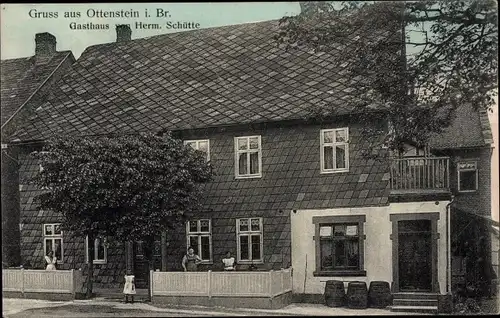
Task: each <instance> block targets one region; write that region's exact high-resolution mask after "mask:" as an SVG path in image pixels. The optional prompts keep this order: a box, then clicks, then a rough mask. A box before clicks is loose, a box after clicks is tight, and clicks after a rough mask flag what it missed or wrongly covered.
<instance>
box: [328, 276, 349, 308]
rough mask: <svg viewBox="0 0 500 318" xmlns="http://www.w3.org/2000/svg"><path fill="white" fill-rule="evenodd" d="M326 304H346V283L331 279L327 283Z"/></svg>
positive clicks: (340, 305)
mask: <svg viewBox="0 0 500 318" xmlns="http://www.w3.org/2000/svg"><path fill="white" fill-rule="evenodd" d="M325 304H326V305H327V306H328V307H342V306H344V305H345V289H344V283H343V282H341V281H339V280H329V281H327V282H326V285H325Z"/></svg>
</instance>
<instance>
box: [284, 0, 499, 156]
mask: <svg viewBox="0 0 500 318" xmlns="http://www.w3.org/2000/svg"><path fill="white" fill-rule="evenodd" d="M300 4H301V13H300V14H299V15H297V16H292V17H283V18H282V19H281V20H280V31H279V34H277V36H276V40H277V43H278V45H280V46H283V47H284V48H285V49H287V50H293V49H297V48H303V47H307V48H312V49H314V50H316V51H317V52H321V51H326V52H334V54H335V59H334V60H332V61H331V62H332V63H335V64H336V66H338V67H339V69H343V70H345V71H347V73H348V74H349V76H350V77H351V78H352V79H358V80H357V82H356V85H354V86H355V87H353V88H354V89H355V92H354V94H355V95H357V96H358V97H359V98H358V100H359V101H357V102H356V105H354V110H355V111H354V112H356V113H358V114H361V116H362V117H363V113H365V116H364V117H365V118H364V119H365V120H372V121H373V117H371V115H369V114H366V113H367V111H368V110H371V109H372V107H374V105H376V107H375V108H378V109H382V110H384V112H385V113H386V114H387V116H388V118H389V120H390V122H391V124H392V129H391V130H390V131H391V134H387V137H386V139H385V140H384V143H385V144H386V145H387V146H388V147H389V148H390V149H393V150H401V149H402V147H403V144H404V143H405V142H408V141H413V142H416V143H417V144H420V145H425V143H426V142H427V140H428V138H429V137H430V136H431V135H432V134H434V133H439V132H440V131H442V129H444V128H446V127H447V126H449V125H450V123H451V120H452V118H453V116H454V111H455V110H456V108H457V107H458V106H460V105H462V104H471V105H472V106H473V107H475V109H476V110H480V111H484V110H488V109H491V107H492V106H493V105H494V98H495V96H496V92H497V80H496V79H497V68H498V65H497V61H498V60H497V54H498V52H497V51H498V24H497V19H498V13H497V4H496V2H495V1H493V0H464V1H456V0H444V1H413V2H409V1H408V2H371V1H370V2H362V1H344V2H321V1H311V2H301V3H300ZM321 111H325V107H323V109H322V110H318V111H317V112H318V113H320V112H321ZM329 111H330V110H329V109H328V108H327V107H326V112H329ZM367 129H368V128H367ZM372 133H373V132H372ZM366 135H370V134H366Z"/></svg>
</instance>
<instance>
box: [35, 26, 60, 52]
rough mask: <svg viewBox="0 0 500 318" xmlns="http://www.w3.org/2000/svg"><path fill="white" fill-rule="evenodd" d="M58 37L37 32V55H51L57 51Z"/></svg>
mask: <svg viewBox="0 0 500 318" xmlns="http://www.w3.org/2000/svg"><path fill="white" fill-rule="evenodd" d="M56 43H57V41H56V37H55V36H53V35H52V34H50V33H48V32H45V33H37V34H36V35H35V55H36V56H49V55H52V54H54V53H56Z"/></svg>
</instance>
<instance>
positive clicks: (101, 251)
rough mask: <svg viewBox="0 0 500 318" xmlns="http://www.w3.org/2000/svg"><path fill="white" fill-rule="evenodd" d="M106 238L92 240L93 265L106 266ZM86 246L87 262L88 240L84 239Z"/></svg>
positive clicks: (87, 258)
mask: <svg viewBox="0 0 500 318" xmlns="http://www.w3.org/2000/svg"><path fill="white" fill-rule="evenodd" d="M106 243H107V242H106V238H102V237H97V238H96V239H95V240H94V261H93V263H94V264H106V263H107V261H108V248H107V246H106V245H107V244H106ZM85 245H86V254H85V256H86V261H87V263H88V262H89V250H90V249H89V238H88V237H86V238H85Z"/></svg>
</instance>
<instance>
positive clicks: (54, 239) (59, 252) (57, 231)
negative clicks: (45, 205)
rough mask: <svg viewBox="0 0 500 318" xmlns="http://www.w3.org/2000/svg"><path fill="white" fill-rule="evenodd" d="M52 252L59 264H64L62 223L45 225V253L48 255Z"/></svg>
mask: <svg viewBox="0 0 500 318" xmlns="http://www.w3.org/2000/svg"><path fill="white" fill-rule="evenodd" d="M50 251H53V252H54V256H55V257H56V258H57V263H58V264H61V263H63V261H64V249H63V232H62V230H61V224H60V223H54V224H43V253H44V255H47V254H48V253H49V252H50Z"/></svg>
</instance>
